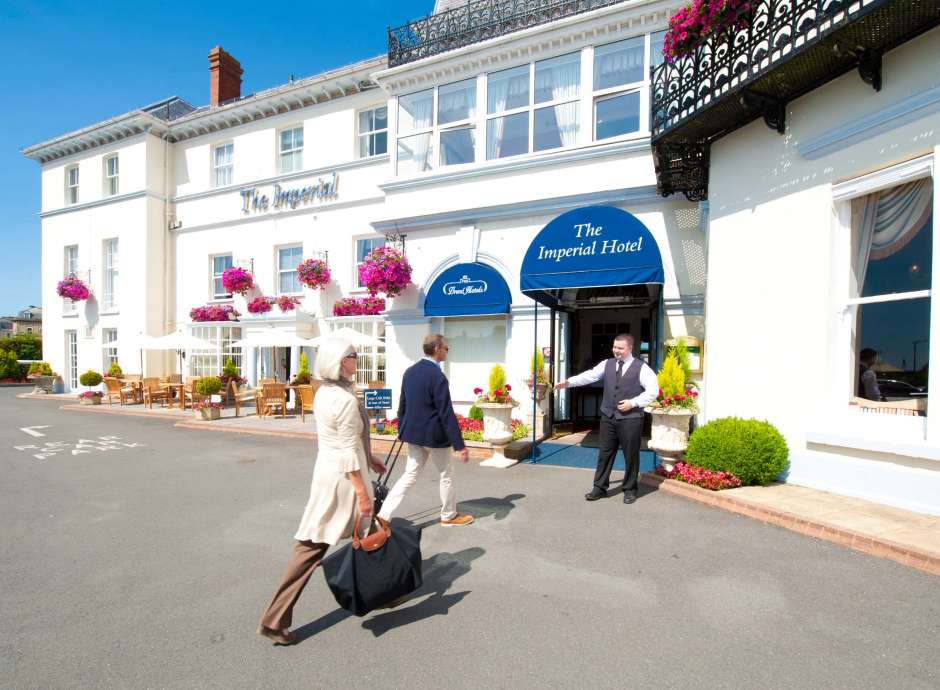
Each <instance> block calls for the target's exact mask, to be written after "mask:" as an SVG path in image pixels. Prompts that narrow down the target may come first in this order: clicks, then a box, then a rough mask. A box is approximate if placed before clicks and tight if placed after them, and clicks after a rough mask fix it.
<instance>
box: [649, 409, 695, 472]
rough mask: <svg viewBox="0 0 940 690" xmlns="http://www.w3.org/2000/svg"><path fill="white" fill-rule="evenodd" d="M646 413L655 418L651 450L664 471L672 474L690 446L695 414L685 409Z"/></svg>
mask: <svg viewBox="0 0 940 690" xmlns="http://www.w3.org/2000/svg"><path fill="white" fill-rule="evenodd" d="M646 411H647V412H649V413H650V414H651V415H652V416H653V424H652V434H651V438H650V442H649V448H650V450H655V451H656V453H657V454H658V455H659V458H660V460H661V461H662V464H663V469H665V470H666V471H667V472H672V470H673V468H674V467H675V464H676V463H677V462H679V461H681V460H682V455H683V453H685V449H686V448H688V446H689V420H690V419H691V418H692V416H693V415H694V414H695V412H694V411H693V410H688V409H683V408H678V409H650V408H647V410H646Z"/></svg>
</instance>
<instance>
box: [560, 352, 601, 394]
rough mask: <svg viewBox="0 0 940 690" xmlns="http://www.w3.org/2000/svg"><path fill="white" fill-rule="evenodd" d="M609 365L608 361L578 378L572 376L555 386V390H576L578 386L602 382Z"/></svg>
mask: <svg viewBox="0 0 940 690" xmlns="http://www.w3.org/2000/svg"><path fill="white" fill-rule="evenodd" d="M606 365H607V360H606V359H605V360H604V361H603V362H601V363H600V364H598V365H597V366H596V367H594V368H593V369H588V370H587V371H584V372H581V373H580V374H578V375H577V376H572V377H571V378H568V379H565V380H564V381H559V382H558V383H556V384H555V390H556V391H560V390H561V389H563V388H568V387H571V388H574V387H576V386H586V385H587V384H589V383H594V382H595V381H600V380H601V379H602V378H603V377H604V367H605V366H606Z"/></svg>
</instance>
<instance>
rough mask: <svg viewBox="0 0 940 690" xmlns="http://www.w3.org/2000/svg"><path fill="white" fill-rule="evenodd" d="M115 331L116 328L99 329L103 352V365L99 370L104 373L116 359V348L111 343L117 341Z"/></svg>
mask: <svg viewBox="0 0 940 690" xmlns="http://www.w3.org/2000/svg"><path fill="white" fill-rule="evenodd" d="M117 333H118V332H117V329H116V328H102V329H101V347H102V353H103V359H102V364H103V366H102V368H101V371H102V372H104V373H105V374H107V373H108V369H110V368H111V365H112V364H115V363H117V361H118V354H117V348H116V347H114V346H113V345H111V343H114V342H117Z"/></svg>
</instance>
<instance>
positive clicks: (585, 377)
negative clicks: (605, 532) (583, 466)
mask: <svg viewBox="0 0 940 690" xmlns="http://www.w3.org/2000/svg"><path fill="white" fill-rule="evenodd" d="M613 354H614V356H613V357H611V358H610V359H605V360H604V361H603V362H601V363H600V364H598V365H597V366H596V367H594V368H593V369H589V370H588V371H585V372H583V373H581V374H578V375H577V376H572V377H571V378H569V379H565V380H564V381H562V382H561V383H557V384H555V390H562V389H563V388H567V387H568V386H584V385H586V384H589V383H594V382H595V381H601V380H603V382H604V397H603V400H602V401H601V428H600V444H599V446H598V449H597V471H596V472H595V473H594V488H592V489H591V490H590V491H589V492H588V493H586V494H585V495H584V498H586V499H587V500H588V501H596V500H597V499H599V498H606V497H607V487H608V486H609V484H610V472H611V470H612V469H613V468H614V460H615V459H616V458H617V449H618V447H619V448H621V449H623V457H624V460H625V461H626V464H627V467H626V473H625V474H624V477H623V484H622V489H623V502H624V503H633V502H634V501H636V483H637V475H638V474H639V471H640V437H641V435H642V433H643V408H644V407H646V406H647V405H649V404H650V403H651V402H653V401H654V400H655V399H656V396H657V395H659V383H658V382H657V380H656V373H655V372H654V371H653V370H652V369H650V368H649V367H648V366H647V365H646V363H645V362H643V361H642V360H640V359H636V358H635V357H634V356H633V336H632V335H630V334H629V333H621V334H620V335H618V336H617V337H616V338H614V345H613Z"/></svg>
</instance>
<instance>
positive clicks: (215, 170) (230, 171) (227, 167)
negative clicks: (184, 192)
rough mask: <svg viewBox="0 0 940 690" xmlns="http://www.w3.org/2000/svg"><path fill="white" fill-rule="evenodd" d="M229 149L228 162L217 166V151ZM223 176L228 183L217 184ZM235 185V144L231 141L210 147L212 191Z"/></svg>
mask: <svg viewBox="0 0 940 690" xmlns="http://www.w3.org/2000/svg"><path fill="white" fill-rule="evenodd" d="M278 145H280V138H278ZM224 148H229V149H231V151H230V152H229V158H228V162H227V163H224V164H222V165H219V164H218V157H217V154H218V151H219V150H220V149H224ZM220 175H223V177H224V176H227V177H228V181H227V182H226V181H222V182H219V176H220ZM233 184H235V143H234V142H232V141H223V142H221V143H218V144H216V145H215V146H213V147H212V187H213V189H219V188H222V187H231V186H232V185H233Z"/></svg>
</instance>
